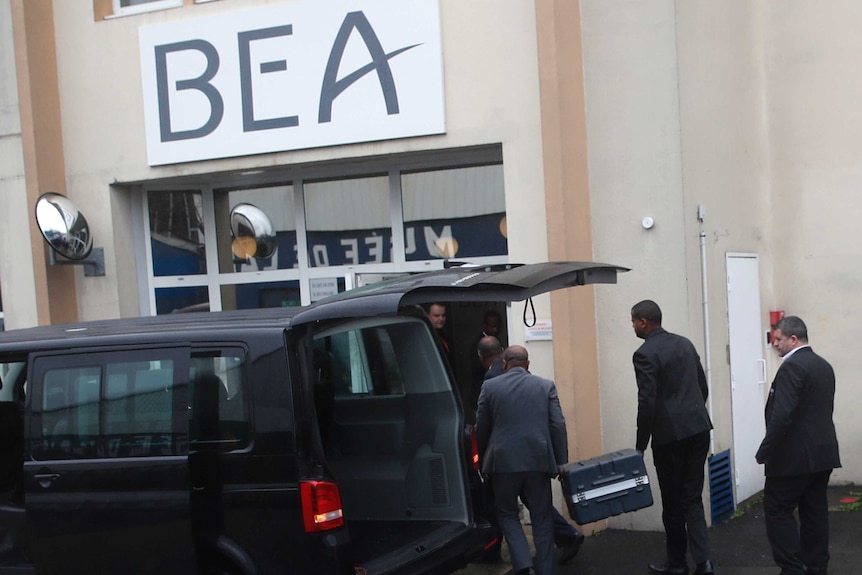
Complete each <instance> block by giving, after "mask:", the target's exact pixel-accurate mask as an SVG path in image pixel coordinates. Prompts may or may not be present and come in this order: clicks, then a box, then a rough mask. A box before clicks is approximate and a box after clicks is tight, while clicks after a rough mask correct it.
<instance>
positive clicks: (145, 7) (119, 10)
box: [105, 0, 183, 20]
mask: <svg viewBox="0 0 862 575" xmlns="http://www.w3.org/2000/svg"><path fill="white" fill-rule="evenodd" d="M182 7H183V0H149V1H148V2H146V3H144V4H138V5H136V6H121V5H120V0H111V9H112V10H113V12H112V13H111V14H109V15H108V16H105V19H106V20H108V19H111V18H122V17H124V16H134V15H136V14H146V13H147V12H157V11H159V10H169V9H171V8H182Z"/></svg>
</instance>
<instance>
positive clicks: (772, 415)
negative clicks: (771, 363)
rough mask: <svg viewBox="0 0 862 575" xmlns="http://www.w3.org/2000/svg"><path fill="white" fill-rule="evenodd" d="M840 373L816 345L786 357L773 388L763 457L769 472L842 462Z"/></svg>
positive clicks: (824, 467)
mask: <svg viewBox="0 0 862 575" xmlns="http://www.w3.org/2000/svg"><path fill="white" fill-rule="evenodd" d="M834 405H835V372H834V371H833V370H832V366H831V365H829V362H827V361H826V360H825V359H823V358H822V357H820V356H819V355H817V354H816V353H814V350H813V349H811V348H810V347H803V348H801V349H799V350H797V351H795V352H793V355H791V356H790V357H788V358H786V359H785V360H784V361H783V362H782V364H781V367H779V368H778V372H776V374H775V379H774V380H773V381H772V387H770V389H769V399H768V400H767V401H766V437H764V438H763V442H762V443H761V444H760V449H758V450H757V455H756V457H757V460H758V461H762V462H765V463H766V475H767V476H768V477H775V476H782V475H803V474H807V473H815V472H818V471H826V470H829V469H834V468H836V467H841V460H840V458H839V456H838V437H837V436H836V434H835V425H834V424H833V422H832V410H833V408H834Z"/></svg>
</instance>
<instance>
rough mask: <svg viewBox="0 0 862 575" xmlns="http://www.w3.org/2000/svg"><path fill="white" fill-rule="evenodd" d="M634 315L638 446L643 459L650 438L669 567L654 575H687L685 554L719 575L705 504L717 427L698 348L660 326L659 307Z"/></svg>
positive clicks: (640, 307)
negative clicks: (638, 341)
mask: <svg viewBox="0 0 862 575" xmlns="http://www.w3.org/2000/svg"><path fill="white" fill-rule="evenodd" d="M631 316H632V327H633V328H634V331H635V335H637V336H638V337H639V338H641V339H643V340H644V343H643V344H642V345H641V346H640V347H639V348H638V349H637V351H635V353H634V356H633V358H632V361H633V363H634V368H635V377H636V378H637V384H638V418H637V425H638V429H637V440H636V444H635V448H636V449H637V450H638V451H639V452H641V453H643V451H644V450H645V449H646V448H647V445H648V444H649V442H650V438H652V453H653V461H654V462H655V470H656V474H657V475H658V484H659V489H660V490H661V502H662V508H663V509H662V521H663V523H664V530H665V535H666V541H665V545H666V548H667V560H666V561H665V563H664V564H661V565H653V564H650V565H649V569H650V572H651V573H670V574H673V575H687V574H688V564H687V562H686V550H688V551H690V552H691V557H692V559H693V560H694V563H695V565H696V567H695V571H694V573H695V574H696V575H706V574H710V573H714V569H713V565H712V560H711V558H710V550H709V537H708V533H707V528H706V518H705V516H704V512H703V499H702V497H703V475H704V464H705V463H706V456H707V452H708V451H709V431H710V430H711V429H712V422H711V421H710V419H709V413H708V412H707V411H706V406H705V403H706V398H707V393H708V388H707V384H706V375H705V374H704V372H703V367H702V366H701V364H700V357H699V356H698V355H697V351H696V350H695V349H694V345H692V343H691V342H690V341H689V340H688V339H686V338H684V337H682V336H681V335H676V334H673V333H670V332H668V331H665V330H664V329H663V328H662V327H661V308H659V306H658V304H656V303H655V302H654V301H651V300H644V301H641V302H639V303H637V304H635V306H634V307H633V308H632V310H631Z"/></svg>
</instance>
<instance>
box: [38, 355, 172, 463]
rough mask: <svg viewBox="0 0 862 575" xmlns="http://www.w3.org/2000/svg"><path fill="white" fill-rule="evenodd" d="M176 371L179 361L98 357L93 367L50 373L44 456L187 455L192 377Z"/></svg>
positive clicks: (40, 456)
mask: <svg viewBox="0 0 862 575" xmlns="http://www.w3.org/2000/svg"><path fill="white" fill-rule="evenodd" d="M117 355H119V354H117ZM81 363H88V362H86V361H83V362H81ZM176 369H177V366H176V363H175V361H174V360H172V359H150V360H146V361H143V360H142V361H135V360H133V361H116V362H114V361H108V362H101V361H99V360H98V359H97V358H94V360H93V361H92V362H91V363H90V364H89V365H75V366H70V367H53V368H49V369H47V370H46V371H45V372H44V374H43V376H42V405H41V415H42V433H41V436H42V437H41V445H40V446H39V448H38V449H37V450H36V451H37V453H36V455H37V458H38V459H82V458H102V457H146V456H165V455H183V454H185V453H187V452H188V430H187V426H186V422H187V419H188V413H187V411H188V406H187V401H186V399H185V398H186V386H187V384H186V378H185V377H179V378H177V377H176V375H179V374H176V373H175V370H176Z"/></svg>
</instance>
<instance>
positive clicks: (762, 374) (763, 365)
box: [757, 359, 766, 385]
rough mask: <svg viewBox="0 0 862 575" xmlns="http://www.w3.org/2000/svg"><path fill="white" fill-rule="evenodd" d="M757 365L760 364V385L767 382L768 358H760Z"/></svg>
mask: <svg viewBox="0 0 862 575" xmlns="http://www.w3.org/2000/svg"><path fill="white" fill-rule="evenodd" d="M757 365H758V366H760V379H759V380H758V381H757V383H758V384H759V385H763V384H764V383H766V360H765V359H758V360H757Z"/></svg>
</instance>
